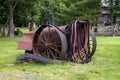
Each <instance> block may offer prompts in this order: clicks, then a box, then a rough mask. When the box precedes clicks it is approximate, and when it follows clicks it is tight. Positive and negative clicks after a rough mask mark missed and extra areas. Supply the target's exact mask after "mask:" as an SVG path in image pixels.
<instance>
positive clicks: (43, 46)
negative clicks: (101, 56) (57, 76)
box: [17, 20, 96, 63]
mask: <svg viewBox="0 0 120 80" xmlns="http://www.w3.org/2000/svg"><path fill="white" fill-rule="evenodd" d="M18 49H20V50H25V54H23V55H22V56H19V57H17V60H26V59H27V60H28V58H31V59H32V60H36V61H40V60H43V61H42V62H43V63H44V61H46V63H50V62H51V61H52V60H53V59H54V60H71V61H75V62H80V63H88V62H89V61H91V57H92V56H93V55H94V53H95V51H96V37H95V35H94V32H92V31H91V30H90V29H89V23H88V21H87V20H74V21H73V22H71V23H70V24H69V25H67V26H60V27H58V26H56V25H51V24H47V25H41V26H40V27H39V28H38V29H37V30H36V31H31V32H27V33H25V35H24V36H23V37H22V39H21V40H20V41H19V43H18Z"/></svg>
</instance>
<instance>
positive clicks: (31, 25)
mask: <svg viewBox="0 0 120 80" xmlns="http://www.w3.org/2000/svg"><path fill="white" fill-rule="evenodd" d="M33 25H34V23H33V21H31V22H30V28H29V31H32V30H33Z"/></svg>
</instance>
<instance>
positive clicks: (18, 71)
mask: <svg viewBox="0 0 120 80" xmlns="http://www.w3.org/2000/svg"><path fill="white" fill-rule="evenodd" d="M20 39H21V37H15V38H0V80H119V79H120V76H119V75H120V58H119V56H120V37H119V36H118V37H100V36H99V37H97V42H98V44H97V51H96V53H95V55H94V56H93V57H92V61H91V62H90V63H88V64H84V65H83V64H77V63H72V62H65V63H63V64H48V65H42V64H37V63H32V64H30V63H26V62H24V63H17V62H16V61H15V59H16V57H17V56H19V55H20V54H23V53H24V51H22V50H17V44H18V41H19V40H20Z"/></svg>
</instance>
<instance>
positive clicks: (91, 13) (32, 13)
mask: <svg viewBox="0 0 120 80" xmlns="http://www.w3.org/2000/svg"><path fill="white" fill-rule="evenodd" d="M45 1H49V3H50V6H51V9H49V10H52V12H53V13H52V14H53V15H54V16H53V17H54V19H55V24H57V25H65V24H68V23H70V22H71V21H72V20H74V19H89V20H90V21H91V22H90V23H92V24H93V23H96V22H95V21H96V18H97V17H98V16H99V15H100V14H101V12H100V8H101V5H100V4H101V2H100V0H42V1H41V0H6V1H4V0H2V1H1V2H0V14H1V15H2V17H1V18H0V21H3V22H5V21H6V16H7V15H8V14H9V12H8V10H7V9H8V7H7V5H8V3H9V2H13V3H15V2H18V3H17V6H16V8H15V11H14V22H15V25H16V26H22V25H23V24H24V25H27V24H28V22H30V21H31V20H32V21H34V22H36V23H38V24H39V22H40V20H41V19H42V16H41V13H42V10H43V9H45V5H44V2H45ZM4 5H5V6H4ZM2 12H4V14H3V13H2ZM94 19H95V20H94ZM3 22H1V23H3Z"/></svg>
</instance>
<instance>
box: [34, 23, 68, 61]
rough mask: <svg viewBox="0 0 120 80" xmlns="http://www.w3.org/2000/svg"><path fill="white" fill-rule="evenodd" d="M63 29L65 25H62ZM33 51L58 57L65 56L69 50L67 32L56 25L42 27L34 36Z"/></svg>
mask: <svg viewBox="0 0 120 80" xmlns="http://www.w3.org/2000/svg"><path fill="white" fill-rule="evenodd" d="M59 29H61V30H62V31H64V30H65V27H60V28H59ZM32 46H33V53H34V54H40V55H42V56H47V57H50V58H54V59H58V58H64V57H65V54H66V51H67V41H66V37H65V34H63V33H62V32H61V31H59V30H58V29H57V28H56V27H55V26H53V25H49V26H42V27H40V28H39V29H38V30H37V31H36V32H35V35H34V37H33V45H32Z"/></svg>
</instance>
